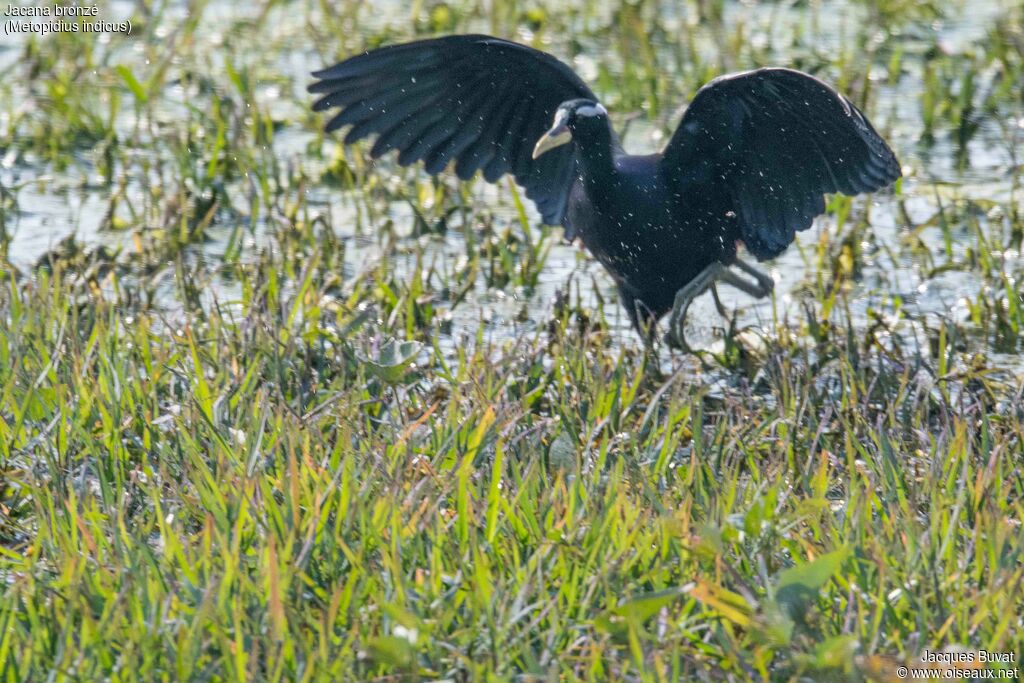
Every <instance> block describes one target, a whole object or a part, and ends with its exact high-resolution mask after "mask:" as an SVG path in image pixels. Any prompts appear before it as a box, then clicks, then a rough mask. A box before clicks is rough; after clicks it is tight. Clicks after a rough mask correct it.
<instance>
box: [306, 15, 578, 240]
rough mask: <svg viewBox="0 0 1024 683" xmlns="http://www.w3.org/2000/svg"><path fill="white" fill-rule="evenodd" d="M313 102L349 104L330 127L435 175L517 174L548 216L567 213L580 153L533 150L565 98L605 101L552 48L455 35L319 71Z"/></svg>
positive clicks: (318, 105)
mask: <svg viewBox="0 0 1024 683" xmlns="http://www.w3.org/2000/svg"><path fill="white" fill-rule="evenodd" d="M313 76H314V77H315V78H317V79H318V80H317V82H315V83H313V84H312V85H310V86H309V91H310V92H312V93H317V94H319V95H321V97H320V98H319V99H318V100H317V101H316V102H315V103H314V105H313V109H314V110H316V111H325V110H328V109H335V108H340V109H341V111H340V112H339V113H338V114H336V115H335V116H334V117H333V118H331V119H330V120H329V121H328V123H327V126H326V130H328V131H334V130H338V129H340V128H344V127H345V126H351V127H350V128H349V130H348V132H347V134H346V135H345V142H346V143H353V142H356V141H357V140H360V139H362V138H366V137H370V136H372V135H377V139H376V141H375V143H374V145H373V147H372V148H371V150H370V153H371V155H372V156H374V157H376V156H380V155H381V154H385V153H387V152H389V151H391V150H396V151H397V152H398V163H400V164H402V165H408V164H412V163H414V162H416V161H421V160H422V161H423V162H424V165H425V169H426V171H427V172H428V173H430V174H436V173H440V172H441V171H443V170H444V169H445V168H447V167H448V165H449V164H451V163H452V162H454V163H455V169H456V173H457V174H458V176H459V177H460V178H463V179H467V178H469V177H471V176H472V175H473V174H474V173H476V172H477V171H480V170H483V175H484V178H485V179H486V180H487V181H489V182H495V181H496V180H498V178H500V177H501V176H502V175H504V174H505V173H510V172H511V173H512V174H513V176H514V177H515V179H516V182H517V183H519V184H520V185H522V186H523V187H524V188H525V190H526V195H527V197H529V198H530V199H532V200H533V201H534V203H535V204H536V205H537V207H538V209H539V210H540V212H541V215H542V217H543V219H544V221H545V222H546V223H549V224H559V223H561V222H562V220H563V218H564V215H565V207H566V203H567V201H568V196H569V190H570V188H571V186H572V182H573V180H574V178H575V174H574V173H573V172H572V170H573V169H574V168H575V165H576V160H575V157H574V153H573V150H572V147H571V146H569V145H567V146H564V147H560V148H558V149H554V150H551V151H550V152H548V153H547V154H545V155H544V156H542V157H541V158H540V159H536V160H534V159H533V158H532V156H531V152H532V151H533V146H534V144H535V143H536V141H537V139H538V138H539V137H540V136H541V135H542V134H543V133H544V131H545V130H547V128H548V126H550V124H551V120H552V118H553V117H554V113H555V111H556V109H557V108H558V105H560V104H561V103H563V102H566V101H568V100H572V99H576V98H581V97H583V98H590V99H596V98H595V97H594V93H593V92H591V90H590V88H588V87H587V85H586V84H585V83H583V81H582V80H581V79H580V78H579V76H577V75H576V73H575V72H573V70H572V69H571V68H569V67H568V66H567V65H565V64H564V63H562V62H560V61H558V60H557V59H556V58H554V57H553V56H551V55H549V54H547V53H544V52H541V51H539V50H534V49H533V48H530V47H527V46H525V45H520V44H518V43H513V42H510V41H506V40H501V39H498V38H492V37H490V36H483V35H468V36H447V37H444V38H435V39H430V40H421V41H416V42H412V43H406V44H403V45H393V46H388V47H384V48H380V49H377V50H373V51H370V52H366V53H364V54H361V55H357V56H355V57H352V58H350V59H347V60H345V61H343V62H341V63H339V64H336V65H334V66H332V67H329V68H327V69H323V70H321V71H317V72H315V73H314V74H313Z"/></svg>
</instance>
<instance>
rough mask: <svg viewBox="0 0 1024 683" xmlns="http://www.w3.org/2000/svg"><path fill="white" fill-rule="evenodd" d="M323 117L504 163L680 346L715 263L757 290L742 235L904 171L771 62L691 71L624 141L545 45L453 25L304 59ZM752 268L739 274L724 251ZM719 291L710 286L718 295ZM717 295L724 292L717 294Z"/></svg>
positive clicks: (863, 122) (642, 321) (429, 158)
mask: <svg viewBox="0 0 1024 683" xmlns="http://www.w3.org/2000/svg"><path fill="white" fill-rule="evenodd" d="M313 76H314V77H315V78H317V79H318V81H317V82H315V83H313V84H312V85H310V86H309V90H310V92H313V93H322V95H323V96H322V97H321V98H320V99H319V100H317V101H316V103H315V104H314V105H313V108H314V110H316V111H322V110H325V109H333V108H339V109H340V110H341V111H340V112H339V113H338V114H336V115H335V116H334V117H333V118H332V119H330V121H329V122H328V123H327V127H326V130H327V131H328V132H330V131H333V130H336V129H338V128H342V127H343V126H346V125H349V126H351V128H350V129H349V131H348V133H347V135H346V136H345V142H346V143H352V142H355V141H357V140H360V139H362V138H364V137H367V136H369V135H373V134H376V135H377V139H376V141H375V142H374V144H373V147H372V148H371V150H370V154H371V156H373V157H379V156H381V155H382V154H384V153H386V152H388V151H390V150H397V151H398V163H399V164H402V165H408V164H412V163H414V162H416V161H419V160H422V161H423V163H424V166H425V168H426V171H427V172H428V173H430V174H437V173H440V172H441V171H443V170H444V169H445V168H446V167H447V166H448V165H449V164H450V163H452V162H454V165H455V173H456V174H457V175H458V177H459V178H461V179H463V180H467V179H469V178H470V177H472V176H473V174H474V173H476V172H477V171H483V176H484V178H485V179H486V180H487V181H488V182H495V181H496V180H498V179H499V178H500V177H501V176H502V175H504V174H506V173H511V174H512V175H513V177H514V178H515V179H516V182H517V183H519V185H521V186H523V187H524V188H525V190H526V196H527V197H529V198H530V199H532V200H533V202H534V203H535V204H536V206H537V209H538V210H539V212H540V215H541V217H542V218H543V220H544V222H545V223H548V224H550V225H561V226H563V227H564V228H565V236H566V239H568V240H573V239H575V238H576V237H577V236H578V237H580V238H581V239H582V241H583V244H584V245H585V246H586V247H587V249H589V250H590V252H591V253H592V254H594V256H596V257H597V259H598V260H599V261H600V262H601V263H602V264H603V265H604V267H605V268H606V269H607V270H608V272H609V273H610V274H611V276H612V277H613V278H614V279H615V282H616V284H617V285H618V289H619V294H620V296H621V299H622V303H623V305H624V306H625V307H626V310H627V312H628V314H629V318H630V321H631V322H632V324H633V327H634V328H635V329H636V330H637V331H638V332H639V333H640V334H641V335H643V336H644V337H645V339H646V340H650V338H651V337H650V335H651V334H652V333H653V330H654V329H655V324H656V323H657V321H658V320H659V319H660V318H661V317H662V316H664V315H665V314H666V313H668V312H669V311H672V316H671V318H670V323H669V334H668V336H667V341H668V342H669V343H670V344H672V345H674V346H679V347H682V348H685V339H684V337H683V318H684V316H685V312H686V309H687V307H688V306H689V304H690V302H691V301H692V300H693V298H694V297H696V296H697V295H699V294H700V293H702V292H703V291H705V290H706V289H708V288H709V287H711V286H712V285H713V284H714V283H715V282H716V281H721V282H725V283H728V284H731V285H733V286H734V287H737V288H739V289H740V290H742V291H744V292H747V293H748V294H751V295H753V296H755V297H765V296H767V295H768V294H769V293H770V292H771V290H772V286H773V281H772V279H771V277H769V276H768V275H767V274H764V273H761V272H760V271H758V270H756V269H755V268H754V267H753V266H751V265H749V264H747V263H744V262H743V261H741V260H740V259H739V258H738V257H737V255H736V250H737V245H738V243H740V242H742V243H743V244H744V245H745V246H746V248H747V250H748V251H749V252H750V253H751V254H753V255H754V256H755V257H756V258H757V259H758V260H761V261H763V260H765V259H770V258H773V257H774V256H777V255H778V254H780V253H781V252H782V251H783V250H785V248H786V247H787V246H789V244H790V243H791V242H792V241H793V237H794V234H795V233H796V232H797V231H799V230H806V229H807V228H809V227H810V226H811V223H812V222H813V220H814V217H815V216H817V215H819V214H821V213H823V212H824V211H825V201H824V197H823V195H824V194H825V193H830V192H841V193H843V194H847V195H855V194H859V193H861V192H872V191H874V190H878V189H880V188H883V187H885V186H886V185H889V184H890V183H892V182H893V181H894V180H896V179H897V178H899V177H900V166H899V163H898V162H897V160H896V157H895V156H894V155H893V153H892V150H890V149H889V147H888V146H887V145H886V143H885V141H884V140H882V138H881V137H880V136H879V135H878V133H876V132H875V129H874V128H873V127H872V126H871V124H870V123H869V122H868V120H867V118H865V116H864V115H863V114H862V113H861V112H860V111H859V110H858V109H857V108H856V107H855V106H854V105H853V104H852V103H851V102H850V101H849V100H847V99H846V98H845V97H843V96H842V95H840V94H839V93H838V92H836V91H835V90H834V89H832V88H831V87H829V86H828V85H826V84H825V83H823V82H822V81H820V80H818V79H817V78H814V77H813V76H809V75H807V74H804V73H800V72H798V71H793V70H791V69H782V68H764V69H757V70H755V71H747V72H744V73H739V74H734V75H729V76H723V77H720V78H716V79H715V80H713V81H711V82H710V83H708V84H707V85H705V86H704V87H703V88H701V89H700V90H699V91H698V92H697V94H696V96H695V97H694V98H693V101H692V102H691V103H690V105H689V107H688V108H687V110H686V113H685V114H684V115H683V117H682V120H681V121H680V122H679V126H678V128H677V129H676V131H675V133H674V134H673V135H672V138H671V139H670V140H669V142H668V144H667V145H666V146H665V149H664V150H663V151H662V152H661V153H659V154H650V155H645V156H637V155H631V154H627V153H626V152H625V151H624V150H623V149H622V145H621V144H620V143H619V140H618V138H617V137H616V135H615V133H614V131H613V130H612V127H611V125H610V123H609V120H608V112H607V111H606V110H605V108H604V107H603V106H602V105H601V104H600V103H599V102H598V100H597V97H596V96H595V95H594V93H593V92H591V90H590V88H588V87H587V85H586V84H585V83H584V82H583V81H582V80H581V79H580V77H579V76H577V75H576V73H575V72H574V71H573V70H572V69H571V68H569V67H568V66H567V65H565V64H564V63H562V62H560V61H559V60H558V59H556V58H555V57H553V56H551V55H549V54H547V53H545V52H541V51H539V50H535V49H533V48H530V47H527V46H525V45H520V44H518V43H513V42H510V41H507V40H502V39H500V38H493V37H490V36H484V35H457V36H447V37H443V38H435V39H431V40H421V41H416V42H412V43H407V44H403V45H393V46H388V47H383V48H380V49H377V50H373V51H370V52H366V53H363V54H360V55H357V56H355V57H352V58H350V59H347V60H345V61H343V62H341V63H339V64H337V65H335V66H333V67H331V68H328V69H324V70H322V71H317V72H315V73H314V74H313ZM733 266H735V267H736V268H737V269H739V270H740V271H743V272H745V273H746V274H747V275H749V276H751V277H752V278H753V279H752V280H748V279H746V278H744V277H741V276H740V275H739V274H738V273H737V272H736V271H735V270H733V269H732V267H733ZM717 303H718V301H717V296H716V304H717ZM720 308H721V307H720Z"/></svg>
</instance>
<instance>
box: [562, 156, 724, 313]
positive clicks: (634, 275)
mask: <svg viewBox="0 0 1024 683" xmlns="http://www.w3.org/2000/svg"><path fill="white" fill-rule="evenodd" d="M659 160H660V155H657V154H651V155H645V156H634V155H629V154H625V153H623V152H618V151H617V152H615V153H613V155H612V157H611V159H610V160H609V161H610V163H607V164H606V163H602V160H592V162H591V163H589V164H587V166H586V168H587V170H586V171H585V172H584V173H582V174H581V176H580V177H579V178H578V179H577V181H576V183H574V184H573V187H572V190H571V191H570V195H569V204H568V206H567V209H566V217H565V225H566V233H567V234H569V235H578V236H579V238H580V240H581V241H582V242H583V245H584V246H585V247H586V248H587V250H588V251H590V253H591V254H593V255H594V257H595V258H596V259H597V260H598V261H599V262H600V263H601V265H603V266H604V267H605V269H606V270H607V271H608V272H609V273H610V274H611V276H612V278H613V279H614V280H615V283H616V285H618V288H619V294H620V296H621V298H622V303H623V306H624V307H625V308H626V311H627V313H628V314H629V316H630V320H631V321H633V323H634V325H635V326H638V324H639V323H644V324H646V323H649V322H651V321H652V320H657V319H659V318H661V317H662V316H663V315H665V314H666V313H667V312H668V311H669V310H671V308H672V303H673V300H674V298H675V293H676V292H677V291H678V290H679V289H680V288H681V287H683V286H684V285H686V284H687V283H688V282H690V281H691V280H693V279H694V278H695V277H697V275H698V274H700V272H701V271H702V270H704V269H705V268H706V267H707V266H708V265H709V264H711V263H712V262H714V261H716V260H717V261H721V262H723V263H729V262H730V261H731V260H732V258H733V257H734V256H735V254H736V241H737V240H738V239H739V238H740V235H739V233H738V229H737V225H736V221H735V217H733V218H730V216H729V212H730V209H729V207H728V205H727V204H728V198H727V197H723V196H721V195H717V196H716V194H715V193H703V194H701V193H688V192H687V191H686V188H685V186H684V187H674V186H673V185H672V181H671V178H666V177H663V176H662V174H661V173H660V172H659V163H658V162H659ZM733 216H735V214H733ZM694 244H700V245H702V248H701V249H694V248H693V245H694Z"/></svg>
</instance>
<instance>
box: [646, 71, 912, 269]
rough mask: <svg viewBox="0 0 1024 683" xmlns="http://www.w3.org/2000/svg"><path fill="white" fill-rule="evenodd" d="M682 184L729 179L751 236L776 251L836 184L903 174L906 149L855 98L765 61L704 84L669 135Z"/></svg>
mask: <svg viewBox="0 0 1024 683" xmlns="http://www.w3.org/2000/svg"><path fill="white" fill-rule="evenodd" d="M661 164H662V173H663V174H664V175H665V176H666V177H668V178H670V179H671V181H672V182H673V183H674V184H675V186H676V187H681V186H686V187H688V188H690V189H698V188H700V187H701V185H702V184H703V183H714V184H719V185H724V186H726V187H727V188H728V190H729V192H730V194H731V196H732V202H733V210H734V211H735V212H736V214H737V217H738V220H739V223H740V229H741V234H742V236H743V241H744V243H745V244H746V246H747V249H748V250H749V251H750V252H751V253H752V254H754V256H756V257H757V258H758V259H766V258H771V257H773V256H776V255H778V254H779V253H780V252H782V251H783V250H784V249H785V248H786V247H787V246H789V244H790V243H791V242H792V241H793V236H794V234H795V232H796V231H798V230H806V229H807V228H809V227H810V226H811V223H812V222H813V220H814V217H815V216H817V215H819V214H821V213H823V212H824V211H825V200H824V197H823V196H822V195H823V194H825V193H828V192H841V193H843V194H846V195H855V194H859V193H861V192H872V191H875V190H878V189H881V188H883V187H885V186H886V185H889V184H890V183H892V182H893V181H895V180H896V179H897V178H899V177H900V166H899V162H898V161H897V160H896V156H895V155H894V154H893V152H892V150H891V149H889V146H888V145H887V144H886V143H885V141H884V140H882V138H881V137H880V136H879V135H878V133H877V132H875V129H874V128H873V127H872V126H871V124H870V123H869V122H868V120H867V118H866V117H865V116H864V114H862V113H861V112H860V111H859V110H858V109H857V107H855V106H854V105H853V104H852V103H851V102H850V101H849V100H847V99H846V98H845V97H843V96H842V95H840V94H839V93H838V92H836V91H835V90H834V89H832V88H831V87H829V86H828V85H826V84H825V83H822V82H821V81H820V80H818V79H817V78H814V77H813V76H808V75H807V74H803V73H800V72H799V71H793V70H791V69H775V68H771V69H758V70H756V71H748V72H745V73H740V74H735V75H731V76H724V77H721V78H717V79H715V80H713V81H711V82H710V83H708V84H707V85H706V86H704V87H703V88H701V89H700V90H699V91H698V92H697V95H696V97H694V99H693V102H691V103H690V106H689V108H688V109H687V110H686V113H685V114H684V115H683V118H682V120H681V121H680V122H679V127H678V128H677V129H676V131H675V133H674V134H673V135H672V138H671V140H669V142H668V145H666V147H665V150H664V153H663V157H662V161H661Z"/></svg>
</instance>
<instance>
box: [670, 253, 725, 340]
mask: <svg viewBox="0 0 1024 683" xmlns="http://www.w3.org/2000/svg"><path fill="white" fill-rule="evenodd" d="M723 271H726V268H725V266H723V265H722V264H721V263H719V262H717V261H716V262H714V263H712V264H711V265H709V266H708V267H707V268H705V269H704V270H702V271H701V272H700V274H699V275H698V276H697V277H695V278H694V279H693V280H691V281H690V282H688V283H687V284H686V286H684V287H683V288H682V289H680V290H679V291H678V292H676V298H675V301H674V302H673V304H672V313H671V314H670V315H669V319H668V333H666V334H665V343H666V344H668V345H669V347H670V348H673V349H678V350H680V351H682V352H683V353H693V349H691V348H690V345H689V344H687V343H686V332H685V330H684V327H685V325H686V311H687V309H688V308H689V307H690V304H691V303H692V302H693V300H694V299H696V298H697V297H698V296H700V295H701V294H702V293H704V291H705V290H706V289H707V288H708V287H711V286H712V285H713V284H714V282H715V280H716V279H718V278H720V277H721V273H722V272H723ZM716 299H717V295H716Z"/></svg>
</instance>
